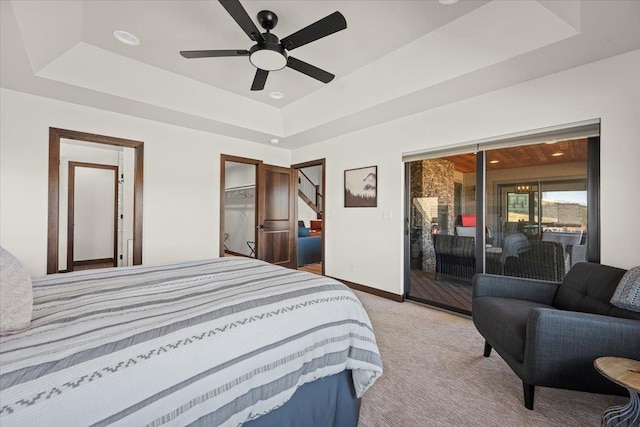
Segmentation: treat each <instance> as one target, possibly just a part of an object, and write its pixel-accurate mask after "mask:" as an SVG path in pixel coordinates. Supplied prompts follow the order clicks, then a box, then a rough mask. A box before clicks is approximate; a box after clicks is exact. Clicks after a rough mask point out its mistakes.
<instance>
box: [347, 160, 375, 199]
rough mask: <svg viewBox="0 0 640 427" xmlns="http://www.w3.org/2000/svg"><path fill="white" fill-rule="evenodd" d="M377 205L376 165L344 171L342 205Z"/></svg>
mask: <svg viewBox="0 0 640 427" xmlns="http://www.w3.org/2000/svg"><path fill="white" fill-rule="evenodd" d="M377 206H378V167H377V166H368V167H366V168H359V169H347V170H345V171H344V207H345V208H375V207H377Z"/></svg>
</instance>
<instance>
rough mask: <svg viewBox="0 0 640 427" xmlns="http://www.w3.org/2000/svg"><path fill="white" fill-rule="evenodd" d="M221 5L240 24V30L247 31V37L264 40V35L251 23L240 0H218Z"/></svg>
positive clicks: (258, 40)
mask: <svg viewBox="0 0 640 427" xmlns="http://www.w3.org/2000/svg"><path fill="white" fill-rule="evenodd" d="M218 1H219V2H220V4H221V5H222V7H224V8H225V9H226V10H227V12H228V13H229V15H231V17H232V18H233V19H234V20H235V21H236V22H237V23H238V25H240V28H242V31H244V32H245V33H247V35H248V36H249V38H250V39H251V40H253V41H256V42H264V41H265V39H264V36H263V35H262V34H260V31H259V30H258V27H256V24H254V23H253V20H252V19H251V18H250V17H249V14H248V13H247V11H246V10H245V8H244V7H242V5H241V4H240V0H218Z"/></svg>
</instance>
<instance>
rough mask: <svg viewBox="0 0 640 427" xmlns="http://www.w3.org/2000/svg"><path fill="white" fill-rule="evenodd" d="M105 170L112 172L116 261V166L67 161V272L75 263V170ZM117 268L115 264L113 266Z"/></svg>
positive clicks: (116, 253) (116, 257) (116, 255)
mask: <svg viewBox="0 0 640 427" xmlns="http://www.w3.org/2000/svg"><path fill="white" fill-rule="evenodd" d="M77 167H81V168H93V169H106V170H112V171H113V187H114V188H113V190H114V194H113V197H114V200H113V259H114V260H117V259H118V169H119V168H118V166H117V165H104V164H101V163H86V162H73V161H69V183H68V188H69V195H68V197H67V206H68V207H67V270H73V267H74V266H75V265H78V263H77V261H74V260H73V258H74V257H73V249H74V236H75V186H76V184H75V176H76V168H77ZM114 267H117V264H114Z"/></svg>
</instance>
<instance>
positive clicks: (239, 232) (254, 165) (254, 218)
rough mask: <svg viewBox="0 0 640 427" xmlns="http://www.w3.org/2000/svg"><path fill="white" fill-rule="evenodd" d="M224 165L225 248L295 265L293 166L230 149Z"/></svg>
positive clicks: (224, 251) (222, 233) (228, 252)
mask: <svg viewBox="0 0 640 427" xmlns="http://www.w3.org/2000/svg"><path fill="white" fill-rule="evenodd" d="M220 165H221V167H220V236H221V238H220V254H221V255H224V256H247V257H252V258H257V259H260V260H263V261H267V262H269V263H272V264H276V265H280V266H283V267H287V268H296V265H297V252H296V243H297V242H296V237H295V235H294V232H295V226H296V217H295V213H296V205H295V198H294V195H295V188H296V187H295V174H294V170H293V169H290V168H285V167H280V166H275V165H268V164H264V163H263V162H262V161H261V160H255V159H249V158H244V157H237V156H230V155H226V154H222V155H221V156H220ZM241 198H242V199H246V201H245V202H243V203H240V199H241ZM232 234H235V236H233V235H232ZM227 236H228V237H227ZM230 245H231V246H230ZM243 245H245V246H246V248H245V246H243Z"/></svg>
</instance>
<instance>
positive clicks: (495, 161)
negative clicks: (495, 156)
mask: <svg viewBox="0 0 640 427" xmlns="http://www.w3.org/2000/svg"><path fill="white" fill-rule="evenodd" d="M489 163H493V164H494V165H495V164H496V163H500V160H491V161H490V162H489Z"/></svg>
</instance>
